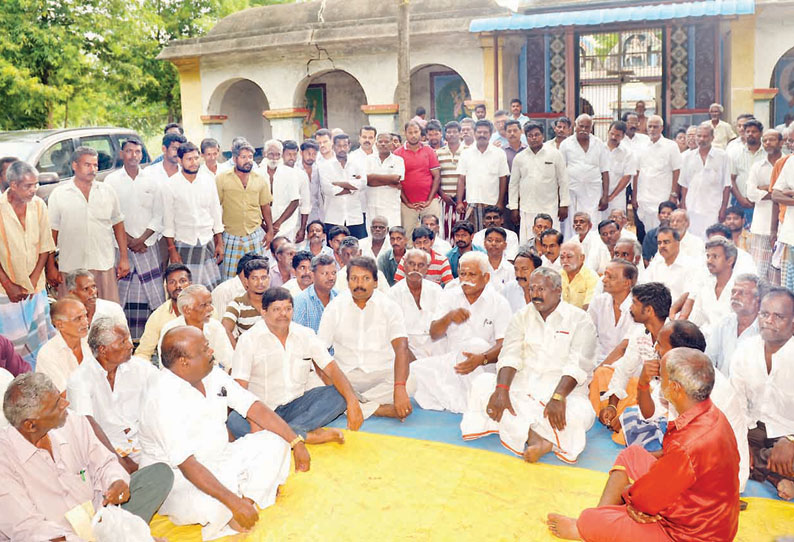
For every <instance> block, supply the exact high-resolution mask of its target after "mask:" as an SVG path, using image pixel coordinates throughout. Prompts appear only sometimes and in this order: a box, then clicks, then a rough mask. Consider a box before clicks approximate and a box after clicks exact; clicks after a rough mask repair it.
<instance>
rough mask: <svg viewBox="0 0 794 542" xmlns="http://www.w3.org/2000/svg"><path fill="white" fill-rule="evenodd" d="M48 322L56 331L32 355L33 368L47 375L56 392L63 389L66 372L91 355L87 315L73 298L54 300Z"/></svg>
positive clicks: (66, 379)
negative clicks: (34, 357) (50, 322)
mask: <svg viewBox="0 0 794 542" xmlns="http://www.w3.org/2000/svg"><path fill="white" fill-rule="evenodd" d="M50 318H52V324H53V325H54V326H55V329H56V330H57V331H58V332H57V333H56V334H55V336H54V337H53V338H52V339H50V340H49V341H47V342H46V343H44V346H42V347H41V349H40V350H39V355H38V357H37V359H36V372H37V373H44V374H46V375H47V376H49V377H50V380H52V383H53V384H55V387H56V388H58V391H59V392H62V391H64V390H65V389H66V383H67V382H68V381H69V376H70V375H71V374H72V373H73V372H74V371H75V369H77V367H78V366H79V365H80V364H81V363H82V362H83V361H85V360H86V359H88V358H90V357H91V355H92V354H91V349H90V348H89V347H88V341H87V340H86V337H87V336H88V316H87V314H86V310H85V307H84V306H83V304H82V303H81V302H80V301H78V300H77V299H73V298H65V299H61V300H60V301H56V302H55V304H54V305H53V306H52V310H51V311H50Z"/></svg>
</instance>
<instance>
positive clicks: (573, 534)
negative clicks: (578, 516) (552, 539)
mask: <svg viewBox="0 0 794 542" xmlns="http://www.w3.org/2000/svg"><path fill="white" fill-rule="evenodd" d="M546 525H547V526H548V527H549V531H551V534H553V535H554V536H556V537H557V538H563V539H565V540H581V539H582V537H581V536H580V535H579V529H577V528H576V520H575V519H574V518H569V517H568V516H562V515H560V514H549V515H548V516H546Z"/></svg>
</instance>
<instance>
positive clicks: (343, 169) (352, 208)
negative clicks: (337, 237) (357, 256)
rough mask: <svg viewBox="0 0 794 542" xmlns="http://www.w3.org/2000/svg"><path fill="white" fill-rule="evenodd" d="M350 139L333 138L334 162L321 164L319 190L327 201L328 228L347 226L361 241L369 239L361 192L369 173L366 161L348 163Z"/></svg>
mask: <svg viewBox="0 0 794 542" xmlns="http://www.w3.org/2000/svg"><path fill="white" fill-rule="evenodd" d="M349 150H350V138H349V137H348V136H347V135H346V134H339V135H337V136H335V137H334V146H333V152H334V156H335V157H334V158H329V159H326V160H323V162H322V163H320V164H319V172H320V189H321V190H322V193H323V197H324V198H325V226H326V229H327V230H330V229H331V228H333V227H334V226H345V227H346V228H347V229H348V230H349V231H350V234H351V235H353V236H354V237H357V238H358V239H363V238H364V237H366V236H367V228H366V225H365V219H366V217H365V216H364V208H363V207H362V205H361V196H360V194H359V191H360V190H363V189H364V187H365V186H366V184H367V170H366V165H365V164H364V163H363V161H358V160H350V159H348V152H349Z"/></svg>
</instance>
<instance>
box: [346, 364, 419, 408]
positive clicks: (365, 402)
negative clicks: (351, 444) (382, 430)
mask: <svg viewBox="0 0 794 542" xmlns="http://www.w3.org/2000/svg"><path fill="white" fill-rule="evenodd" d="M345 376H346V377H347V379H348V381H349V382H350V385H351V386H353V391H354V392H355V394H356V397H358V401H359V404H360V405H361V413H362V414H363V415H364V419H365V420H366V419H367V418H369V417H370V416H372V415H373V414H374V413H375V411H376V410H378V407H380V406H381V405H392V404H394V369H384V370H381V371H373V372H366V371H362V370H361V369H353V370H352V371H347V372H345ZM415 389H416V381H415V379H414V376H413V374H411V375H410V376H409V377H408V381H407V382H406V383H405V390H406V391H407V392H408V395H409V396H410V395H413V393H414V390H415Z"/></svg>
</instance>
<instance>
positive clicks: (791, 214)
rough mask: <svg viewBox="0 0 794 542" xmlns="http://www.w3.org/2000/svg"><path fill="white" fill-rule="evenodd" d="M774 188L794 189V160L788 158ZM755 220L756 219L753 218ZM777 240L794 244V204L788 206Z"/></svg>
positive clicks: (782, 189)
mask: <svg viewBox="0 0 794 542" xmlns="http://www.w3.org/2000/svg"><path fill="white" fill-rule="evenodd" d="M773 189H774V190H781V191H784V190H794V160H786V163H785V164H783V169H781V170H780V175H779V176H778V178H777V181H776V182H775V186H774V187H773ZM753 222H755V220H753ZM777 240H778V241H780V242H781V243H785V244H787V245H789V246H794V206H791V205H789V206H787V207H786V214H785V216H784V220H783V223H782V224H780V226H779V229H778V232H777Z"/></svg>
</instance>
